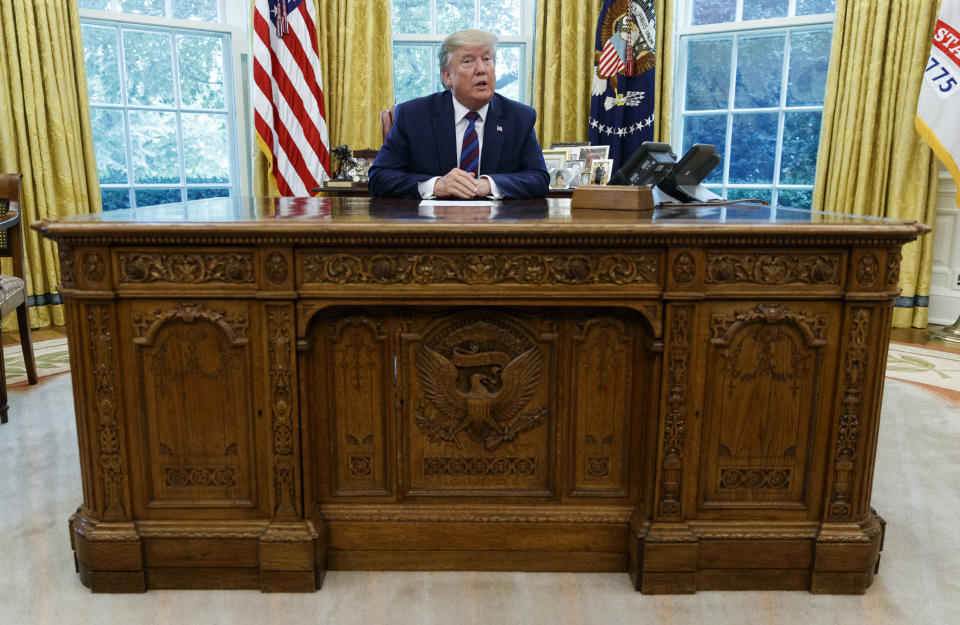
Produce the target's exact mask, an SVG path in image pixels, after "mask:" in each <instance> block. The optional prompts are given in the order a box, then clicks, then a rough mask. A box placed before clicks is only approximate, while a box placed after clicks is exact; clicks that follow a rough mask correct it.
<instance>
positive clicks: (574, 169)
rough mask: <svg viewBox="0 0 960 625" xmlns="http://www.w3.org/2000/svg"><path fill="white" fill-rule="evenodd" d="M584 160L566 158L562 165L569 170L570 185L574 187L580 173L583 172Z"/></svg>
mask: <svg viewBox="0 0 960 625" xmlns="http://www.w3.org/2000/svg"><path fill="white" fill-rule="evenodd" d="M583 165H584V161H580V160H567V162H566V163H565V164H564V167H566V168H567V171H569V172H570V186H571V187H576V186H578V185H579V184H580V174H581V173H582V172H583Z"/></svg>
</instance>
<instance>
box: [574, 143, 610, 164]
mask: <svg viewBox="0 0 960 625" xmlns="http://www.w3.org/2000/svg"><path fill="white" fill-rule="evenodd" d="M579 150H580V152H579V154H577V160H581V161H585V162H584V164H583V168H584V169H590V170H592V169H593V161H594V160H596V159H598V158H607V155H608V154H609V153H610V146H609V145H588V146H586V147H582V148H579Z"/></svg>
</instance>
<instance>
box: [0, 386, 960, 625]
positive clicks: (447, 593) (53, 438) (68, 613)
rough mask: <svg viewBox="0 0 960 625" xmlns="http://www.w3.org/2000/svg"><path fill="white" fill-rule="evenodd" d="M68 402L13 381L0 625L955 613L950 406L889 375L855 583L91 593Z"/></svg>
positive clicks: (448, 583)
mask: <svg viewBox="0 0 960 625" xmlns="http://www.w3.org/2000/svg"><path fill="white" fill-rule="evenodd" d="M72 414H73V406H72V399H71V389H70V376H69V375H59V376H54V377H47V378H43V379H41V382H40V385H39V386H35V387H26V386H22V385H20V386H16V387H13V388H11V389H10V423H8V424H7V425H4V426H2V427H0V575H2V577H3V583H2V586H0V588H2V590H0V625H21V624H25V625H32V624H47V623H50V624H53V625H72V624H79V623H90V624H96V625H106V624H110V623H123V624H127V623H129V624H135V623H151V624H152V623H177V624H192V623H196V624H202V625H215V624H220V623H222V624H237V625H245V624H248V623H249V624H254V623H256V624H258V625H260V624H272V623H276V624H281V623H282V624H284V625H287V624H290V623H311V624H314V623H316V624H323V623H330V624H337V625H350V624H353V623H357V624H360V623H363V624H364V625H376V624H380V623H385V624H386V623H389V624H391V625H394V624H403V623H415V624H417V625H426V624H432V623H436V624H442V625H459V624H473V623H495V624H497V625H507V624H512V623H518V624H520V623H522V624H524V625H537V624H541V623H542V624H550V625H553V624H564V623H578V624H579V623H587V624H602V625H615V624H619V623H631V624H653V623H663V624H681V623H684V624H685V623H691V624H700V623H708V624H711V625H712V624H716V625H727V624H730V625H733V624H736V625H743V624H747V623H758V624H760V623H762V624H764V625H777V624H798V625H799V624H803V625H807V624H816V625H830V624H836V625H854V624H857V623H868V624H870V625H883V624H887V623H896V624H904V625H906V624H910V625H913V624H923V625H945V624H953V623H960V579H958V575H960V539H958V532H960V522H958V518H960V409H958V406H957V405H956V404H953V403H951V402H950V401H949V400H948V399H945V398H944V397H941V396H938V395H936V394H934V393H932V392H930V391H928V390H927V389H925V388H923V387H921V386H917V385H912V384H910V383H907V382H903V381H900V380H894V379H888V381H887V385H886V394H885V399H884V408H883V419H882V424H881V432H880V446H879V453H878V458H877V469H876V477H875V482H874V496H873V502H874V505H875V506H876V508H877V509H878V511H879V512H880V514H882V515H883V516H884V517H885V518H886V520H887V536H886V545H885V548H884V551H883V559H882V562H881V567H880V573H879V575H878V576H877V578H876V581H875V583H874V585H873V586H872V587H871V588H870V589H868V591H867V594H866V595H864V596H815V595H810V594H808V593H806V592H701V593H699V594H696V595H687V596H645V595H641V594H639V593H636V592H634V591H633V590H632V588H631V586H630V582H629V580H628V578H627V575H626V574H625V573H624V574H573V573H563V574H551V573H470V572H465V573H373V572H336V571H334V572H331V573H328V575H327V579H326V583H325V585H324V588H323V590H321V591H319V592H317V593H315V594H311V595H293V594H289V595H288V594H279V595H276V594H274V595H271V594H261V593H259V592H256V591H151V592H149V593H146V594H141V595H94V594H91V593H90V592H89V591H88V590H87V589H86V588H84V587H83V586H81V585H80V582H79V581H78V579H77V576H76V574H75V573H74V571H73V560H72V555H71V552H70V546H69V542H68V535H67V518H68V516H69V515H70V513H71V512H72V511H73V510H74V509H75V508H76V506H77V504H78V503H79V501H80V492H81V490H80V478H79V470H78V466H77V448H76V436H75V431H74V422H73V418H72Z"/></svg>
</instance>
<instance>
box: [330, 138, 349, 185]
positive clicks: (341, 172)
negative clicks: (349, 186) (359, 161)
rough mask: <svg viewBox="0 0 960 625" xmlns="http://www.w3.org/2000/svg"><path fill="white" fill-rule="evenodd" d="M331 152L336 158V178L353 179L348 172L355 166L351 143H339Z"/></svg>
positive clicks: (334, 177)
mask: <svg viewBox="0 0 960 625" xmlns="http://www.w3.org/2000/svg"><path fill="white" fill-rule="evenodd" d="M330 154H331V155H332V156H333V158H334V162H335V163H336V167H335V171H336V174H335V175H334V176H333V179H334V180H352V178H351V177H349V176H348V172H349V171H350V169H351V168H352V167H353V166H354V162H353V158H351V154H352V152H351V150H350V146H349V145H346V144H344V145H338V146H336V147H335V148H333V149H332V150H330Z"/></svg>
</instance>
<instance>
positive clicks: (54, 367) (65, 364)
mask: <svg viewBox="0 0 960 625" xmlns="http://www.w3.org/2000/svg"><path fill="white" fill-rule="evenodd" d="M33 357H34V360H35V361H36V363H37V377H38V378H40V379H43V378H46V377H49V376H51V375H58V374H60V373H66V372H68V371H70V354H69V353H68V352H67V337H62V338H56V339H47V340H45V341H34V342H33ZM3 366H4V368H5V369H6V374H7V387H11V386H27V370H26V367H24V365H23V350H21V349H20V345H19V344H16V345H4V346H3Z"/></svg>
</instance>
